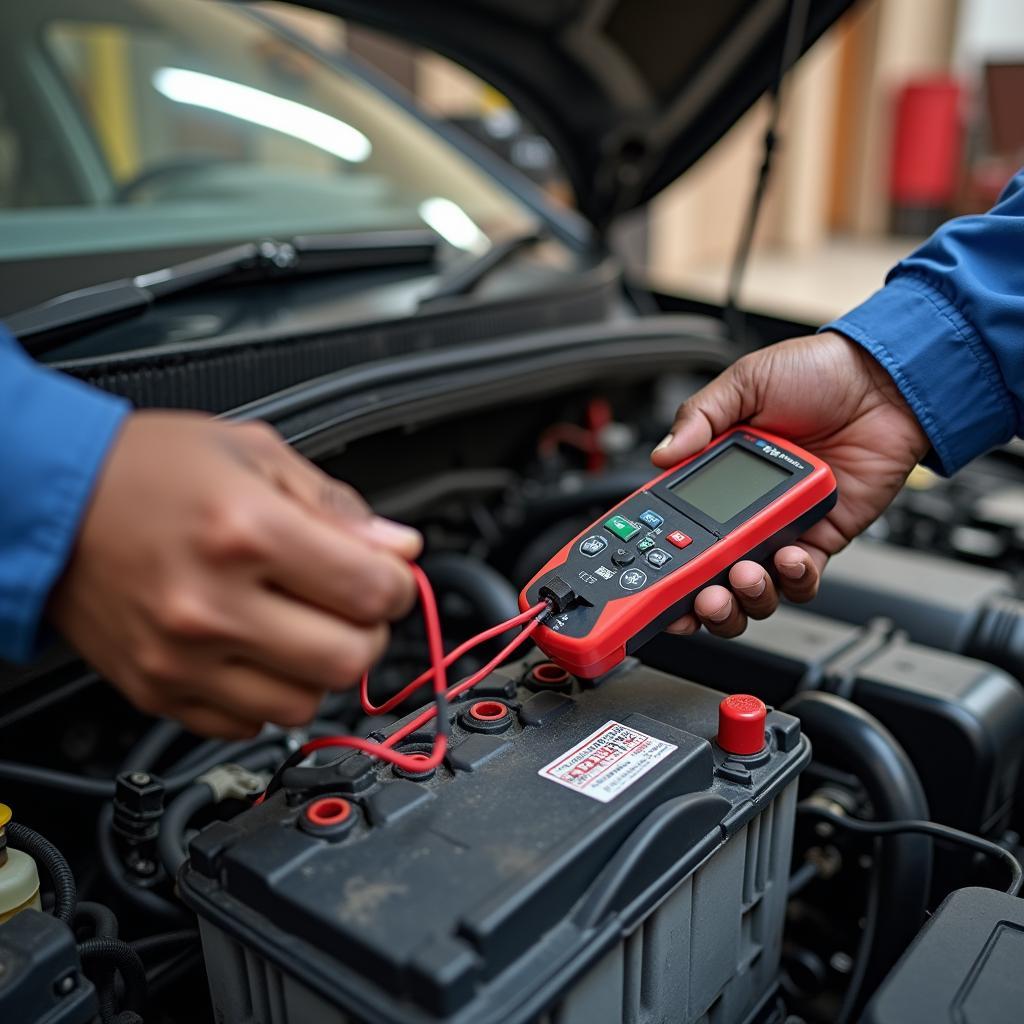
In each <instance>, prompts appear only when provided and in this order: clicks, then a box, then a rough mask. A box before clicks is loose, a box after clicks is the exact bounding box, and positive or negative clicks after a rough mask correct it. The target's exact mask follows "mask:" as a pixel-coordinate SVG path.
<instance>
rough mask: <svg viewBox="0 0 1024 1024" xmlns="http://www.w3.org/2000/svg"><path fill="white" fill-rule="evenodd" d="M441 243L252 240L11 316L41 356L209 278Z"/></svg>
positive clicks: (375, 236)
mask: <svg viewBox="0 0 1024 1024" xmlns="http://www.w3.org/2000/svg"><path fill="white" fill-rule="evenodd" d="M439 245H440V240H439V238H438V236H437V235H435V234H434V232H432V231H373V232H367V233H361V234H340V235H300V236H297V237H295V238H293V239H291V240H290V241H287V242H283V241H276V240H274V239H265V240H264V241H261V242H246V243H243V244H242V245H235V246H232V247H231V248H230V249H223V250H221V251H220V252H214V253H210V254H209V255H208V256H200V257H199V258H198V259H194V260H188V261H187V262H185V263H178V264H176V265H174V266H171V267H166V268H165V269H163V270H155V271H153V272H152V273H149V274H140V275H138V276H137V277H131V278H123V279H121V280H119V281H108V282H107V283H105V284H98V285H94V286H93V287H91V288H83V289H82V290H81V291H74V292H68V293H67V294H65V295H58V296H57V297H56V298H54V299H50V300H49V301H48V302H45V303H43V304H42V305H40V306H33V307H32V308H31V309H26V310H22V311H21V312H19V313H14V314H12V315H11V316H8V317H7V318H6V324H7V327H8V328H9V329H10V330H11V333H13V334H14V335H15V336H16V337H17V338H18V339H19V340H20V341H21V343H22V345H23V346H24V347H25V349H26V350H27V351H28V352H29V353H31V354H32V355H35V356H38V355H42V354H44V353H45V352H48V351H50V350H51V349H53V348H56V347H57V346H58V345H61V344H63V343H64V342H65V341H68V340H71V339H73V338H76V337H77V336H79V335H80V334H81V333H82V331H83V330H86V329H96V328H98V327H103V326H106V325H107V324H111V323H117V322H120V321H122V320H129V319H131V318H132V317H136V316H140V315H141V314H142V313H144V312H145V311H146V310H147V309H149V308H150V306H152V305H154V304H155V303H157V302H159V301H161V300H163V299H166V298H168V297H170V296H174V295H181V294H183V293H184V292H189V291H195V290H197V289H200V288H203V287H206V286H207V285H212V284H218V285H227V284H240V283H244V282H249V281H254V280H256V281H258V280H263V279H264V278H266V279H279V278H282V277H288V276H291V275H307V274H320V273H326V272H330V271H335V272H336V271H344V270H372V269H375V268H377V267H397V266H403V265H407V264H417V265H418V264H432V263H433V262H434V260H435V258H436V256H437V251H438V248H439Z"/></svg>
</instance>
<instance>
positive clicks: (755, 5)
mask: <svg viewBox="0 0 1024 1024" xmlns="http://www.w3.org/2000/svg"><path fill="white" fill-rule="evenodd" d="M301 2H303V3H305V4H306V5H307V6H310V7H318V8H320V9H321V10H325V11H329V12H333V13H336V14H340V15H342V16H344V17H346V18H351V19H353V20H355V21H358V22H362V23H363V24H366V25H369V26H371V27H374V28H378V29H380V30H382V31H385V32H388V33H390V34H392V35H395V36H399V37H403V38H405V39H407V40H409V41H412V42H416V43H418V44H420V45H423V46H425V47H429V48H430V49H432V50H435V51H437V52H439V53H443V54H444V55H445V56H447V57H450V58H451V59H452V60H454V61H456V62H458V63H459V64H462V65H463V66H464V67H466V68H468V69H470V70H471V71H473V72H474V73H476V74H477V75H479V76H480V77H481V78H483V79H484V80H485V81H487V82H490V83H491V84H492V85H494V86H495V87H496V88H497V89H499V90H501V92H503V93H504V94H505V95H506V96H508V98H509V99H510V100H511V102H512V103H513V104H514V105H515V106H516V107H517V108H518V109H519V110H520V111H521V112H522V113H523V114H524V115H525V116H526V117H528V118H529V119H530V120H531V121H532V122H533V123H534V125H535V126H536V127H537V128H538V130H539V131H540V132H541V133H542V134H544V135H545V136H546V137H547V138H548V140H549V141H550V142H551V144H552V145H553V146H554V147H555V149H556V150H557V152H558V154H559V156H560V158H561V159H562V161H563V163H564V165H565V168H566V171H567V173H568V175H569V178H570V180H571V182H572V185H573V187H574V188H575V190H576V195H577V199H578V201H579V208H580V211H581V212H582V213H583V214H584V215H585V216H586V217H588V218H589V219H590V220H591V221H592V222H593V223H594V224H595V225H596V226H598V227H604V226H606V225H607V224H608V223H609V222H610V221H611V220H612V219H613V218H614V217H615V216H616V215H617V214H619V213H622V212H625V211H626V210H629V209H631V208H633V207H635V206H639V205H641V204H643V203H645V202H646V201H647V200H649V199H650V198H651V197H652V196H654V195H655V194H656V193H658V192H659V191H660V190H661V189H663V188H664V187H665V186H666V185H668V184H669V183H670V182H672V181H673V180H675V179H676V178H677V177H678V176H679V175H680V174H681V173H682V172H683V171H685V170H686V169H687V168H688V167H689V166H690V165H691V164H693V163H694V161H696V160H697V159H698V158H699V157H700V156H701V155H702V154H703V153H705V152H706V151H707V150H708V149H709V148H710V147H711V146H712V145H713V144H714V143H715V142H716V141H717V140H718V139H719V138H720V137H721V136H722V135H723V134H724V133H725V132H726V131H727V130H728V128H729V127H730V126H731V125H732V124H733V123H735V121H736V120H737V119H738V118H739V117H740V115H741V114H742V113H743V112H744V111H745V110H746V109H747V108H748V107H749V106H750V105H751V104H752V103H753V102H754V101H755V100H756V99H757V98H758V96H760V95H761V93H763V92H764V90H765V89H766V88H767V87H768V86H769V85H770V84H771V82H772V81H773V78H774V76H775V74H776V71H777V68H778V65H779V60H780V52H781V50H782V47H783V40H784V35H785V27H786V21H787V18H788V13H789V6H790V0H440V2H430V0H386V2H381V0H301ZM853 2H854V0H810V3H809V7H810V11H809V14H808V20H807V30H806V33H805V38H804V41H803V46H802V47H801V52H803V51H804V50H806V49H807V47H809V46H810V45H811V44H812V43H813V42H814V41H815V40H816V39H817V38H818V37H819V36H820V35H821V33H822V32H824V31H825V29H826V28H828V27H829V25H831V24H832V23H833V22H834V21H835V19H836V18H837V17H838V16H839V15H840V14H841V13H842V12H843V11H845V10H846V9H847V8H848V7H850V6H852V4H853Z"/></svg>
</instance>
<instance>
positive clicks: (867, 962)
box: [783, 691, 932, 1024]
mask: <svg viewBox="0 0 1024 1024" xmlns="http://www.w3.org/2000/svg"><path fill="white" fill-rule="evenodd" d="M783 710H785V711H787V712H789V713H790V714H792V715H795V716H796V717H797V718H799V719H800V722H801V724H802V726H803V728H804V730H805V731H806V732H807V735H808V736H809V737H810V739H811V742H812V743H813V744H814V745H815V751H816V756H817V757H819V758H821V760H823V761H825V762H827V763H828V764H829V765H831V766H833V767H834V768H839V769H841V770H843V771H847V772H851V773H853V775H855V776H856V778H857V779H858V780H859V782H860V783H861V785H862V786H863V787H864V789H865V791H866V793H867V796H868V799H869V800H870V801H871V806H872V808H873V810H874V814H875V817H876V818H878V819H879V820H889V821H902V820H907V819H912V820H925V819H927V818H928V816H929V814H928V801H927V799H926V798H925V795H924V788H923V787H922V785H921V780H920V779H919V778H918V775H917V771H916V770H915V768H914V765H913V764H912V762H911V760H910V758H909V757H907V754H906V751H905V750H904V749H903V748H902V747H901V746H900V744H899V742H898V741H897V739H896V737H895V736H893V735H892V733H891V732H889V730H888V729H886V727H885V726H884V725H882V723H881V722H879V721H878V719H877V718H875V717H874V716H873V715H870V714H868V712H866V711H865V710H864V709H863V708H860V707H857V706H856V705H855V704H851V703H850V702H849V701H848V700H844V699H843V698H842V697H837V696H836V695H835V694H831V693H819V692H813V691H805V692H803V693H798V694H797V695H796V696H795V697H793V698H791V699H790V700H789V701H787V703H786V704H785V705H784V707H783ZM876 863H877V867H876V870H875V871H874V872H873V874H872V877H871V889H870V892H869V895H868V908H867V913H866V914H865V924H864V928H863V929H862V931H861V937H860V943H859V945H858V947H857V953H856V956H855V958H854V970H853V973H852V974H851V976H850V981H849V984H848V986H847V990H846V995H845V997H844V1002H843V1006H842V1008H841V1009H840V1013H839V1014H838V1016H837V1024H847V1022H849V1021H853V1020H857V1019H859V1017H860V1014H861V1012H862V1011H863V1006H864V1003H865V1002H866V1000H867V997H868V995H870V993H871V992H873V991H874V990H875V989H876V988H877V987H878V986H879V985H880V984H881V982H882V979H883V978H884V977H885V976H886V974H888V973H889V970H890V969H891V968H892V966H893V964H894V963H896V961H897V960H898V959H899V957H900V956H901V955H902V954H903V951H904V950H905V949H906V947H907V945H908V944H909V943H910V941H911V940H912V939H913V938H914V936H915V935H917V932H918V930H919V928H920V926H921V922H922V921H923V920H924V916H925V912H926V911H927V908H928V895H929V890H930V887H931V864H932V848H931V844H930V843H929V842H928V841H927V839H923V838H919V837H917V836H913V835H905V836H899V837H897V838H894V839H892V840H890V841H889V842H887V843H885V845H884V847H883V848H882V849H880V850H879V851H878V858H877V862H876Z"/></svg>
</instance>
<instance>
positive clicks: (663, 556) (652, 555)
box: [613, 548, 672, 569]
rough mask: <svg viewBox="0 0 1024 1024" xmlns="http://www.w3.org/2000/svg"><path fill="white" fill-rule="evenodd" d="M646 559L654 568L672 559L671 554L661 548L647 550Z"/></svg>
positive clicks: (658, 567)
mask: <svg viewBox="0 0 1024 1024" xmlns="http://www.w3.org/2000/svg"><path fill="white" fill-rule="evenodd" d="M613 560H614V559H613ZM647 561H648V563H649V564H650V565H653V566H654V568H655V569H660V568H661V567H662V566H663V565H665V564H666V563H668V562H671V561H672V556H671V555H670V554H669V553H668V552H667V551H662V550H661V548H655V549H654V550H653V551H648V552H647Z"/></svg>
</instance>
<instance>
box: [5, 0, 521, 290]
mask: <svg viewBox="0 0 1024 1024" xmlns="http://www.w3.org/2000/svg"><path fill="white" fill-rule="evenodd" d="M5 6H6V7H7V9H6V10H4V11H3V12H2V13H0V28H3V29H5V31H0V60H2V61H3V63H4V69H3V71H0V260H5V259H6V260H10V259H15V258H19V257H20V258H33V257H40V256H55V255H70V254H81V253H91V252H98V253H99V252H111V251H117V250H119V249H120V250H125V249H140V248H154V247H161V246H162V247H173V246H177V247H181V246H183V245H195V244H207V243H215V242H220V241H223V242H225V243H227V242H231V241H234V240H238V239H243V238H244V239H249V238H253V237H263V236H267V235H277V236H282V235H283V236H287V235H292V234H301V233H310V232H324V231H331V232H337V231H366V230H377V229H389V228H409V227H418V228H422V227H423V224H424V223H427V224H429V225H430V226H432V227H434V228H435V229H436V230H438V231H440V232H441V233H442V234H443V235H445V237H447V238H448V240H449V241H450V242H451V243H452V244H454V245H456V246H458V247H461V248H464V249H467V250H470V251H482V250H483V249H485V248H487V246H488V244H489V243H490V241H491V240H493V239H494V238H495V237H501V236H504V235H507V234H518V233H520V232H522V231H524V230H527V229H529V228H530V227H532V226H533V225H534V221H535V216H534V214H533V213H532V212H531V211H530V210H529V209H528V207H527V206H526V205H525V204H523V203H521V202H520V201H519V200H517V199H516V198H515V197H514V196H513V195H512V193H510V192H508V191H506V190H505V189H504V188H503V187H502V186H500V185H499V184H498V183H497V182H496V181H495V180H494V179H492V178H491V177H490V176H488V175H487V174H485V173H484V172H483V171H481V170H480V169H479V168H478V167H477V166H476V165H475V164H474V163H473V162H472V161H470V160H469V159H468V158H467V157H465V156H464V155H463V154H462V153H460V152H459V151H458V150H457V149H456V148H455V147H453V146H451V145H450V144H448V143H447V142H446V141H444V140H443V139H442V138H441V137H440V136H439V135H437V134H436V133H435V132H433V131H432V130H431V129H429V128H428V127H426V126H424V125H423V124H422V123H421V122H420V121H419V120H418V119H417V118H415V117H414V116H412V115H411V114H409V113H408V112H407V111H406V110H404V109H403V108H402V107H401V106H400V105H399V104H398V103H396V102H394V101H393V100H392V99H390V98H389V97H388V96H386V95H385V94H383V93H382V92H381V91H380V90H378V89H377V88H376V87H375V86H372V85H370V84H367V82H366V81H365V80H364V79H363V78H362V77H361V76H360V75H359V74H357V73H356V72H355V71H354V70H352V69H347V68H345V67H343V66H338V65H335V64H333V63H332V64H328V63H325V62H323V61H321V60H320V59H319V58H318V57H316V56H314V55H312V54H310V53H309V52H308V51H306V50H305V49H303V48H302V47H300V46H297V45H295V44H293V43H292V42H291V41H290V40H289V39H288V38H286V37H285V36H284V35H283V34H282V33H281V32H280V31H278V30H277V29H275V28H274V27H272V26H270V25H268V24H267V23H265V22H263V21H262V20H259V19H257V18H255V17H253V16H252V15H251V14H249V13H248V12H246V11H244V10H242V9H239V8H235V7H233V6H231V5H227V4H220V3H213V2H211V0H175V2H174V3H167V2H166V0H119V2H117V3H111V2H109V0H103V2H100V0H37V2H34V3H33V4H31V5H9V6H7V5H5ZM56 290H57V291H59V290H61V289H59V288H58V289H56Z"/></svg>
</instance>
